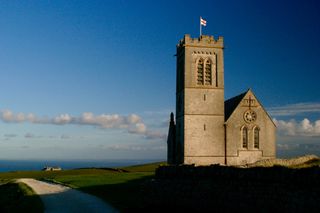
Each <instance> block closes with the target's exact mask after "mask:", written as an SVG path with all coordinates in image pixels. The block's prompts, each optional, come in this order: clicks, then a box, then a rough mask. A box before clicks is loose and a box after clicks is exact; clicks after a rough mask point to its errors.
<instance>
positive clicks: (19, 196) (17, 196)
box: [0, 183, 43, 213]
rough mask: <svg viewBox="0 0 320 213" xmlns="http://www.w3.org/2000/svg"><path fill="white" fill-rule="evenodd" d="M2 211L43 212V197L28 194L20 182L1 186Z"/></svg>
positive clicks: (0, 207)
mask: <svg viewBox="0 0 320 213" xmlns="http://www.w3.org/2000/svg"><path fill="white" fill-rule="evenodd" d="M0 212H1V213H2V212H35V213H37V212H43V205H42V202H41V199H40V198H39V196H37V195H28V194H26V192H25V191H24V189H23V188H21V186H20V185H19V184H18V183H7V184H3V185H1V186H0Z"/></svg>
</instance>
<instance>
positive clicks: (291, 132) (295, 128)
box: [273, 118, 320, 137]
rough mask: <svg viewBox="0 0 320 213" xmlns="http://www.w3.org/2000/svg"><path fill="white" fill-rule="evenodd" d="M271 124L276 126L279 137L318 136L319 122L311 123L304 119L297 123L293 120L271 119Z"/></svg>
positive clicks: (319, 133)
mask: <svg viewBox="0 0 320 213" xmlns="http://www.w3.org/2000/svg"><path fill="white" fill-rule="evenodd" d="M273 122H274V123H275V124H276V126H277V130H278V133H279V134H280V135H287V136H307V137H319V136H320V120H316V121H315V122H311V121H310V120H309V119H307V118H305V119H303V120H302V121H300V122H297V121H295V120H290V121H284V120H277V119H273Z"/></svg>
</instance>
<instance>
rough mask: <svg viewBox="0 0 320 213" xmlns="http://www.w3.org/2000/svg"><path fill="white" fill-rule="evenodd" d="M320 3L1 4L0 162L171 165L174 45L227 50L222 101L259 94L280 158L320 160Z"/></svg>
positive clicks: (40, 2) (287, 0)
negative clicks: (206, 42)
mask: <svg viewBox="0 0 320 213" xmlns="http://www.w3.org/2000/svg"><path fill="white" fill-rule="evenodd" d="M319 10H320V3H319V2H318V1H316V0H314V1H312V0H309V1H289V0H283V1H275V0H271V1H270V0H269V1H249V0H246V1H236V0H234V1H231V0H229V1H198V2H195V1H185V0H184V1H166V0H164V1H146V0H144V1H143V0H141V1H111V0H110V1H96V0H91V1H71V0H70V1H0V29H1V32H0V47H1V51H0V75H1V78H0V110H1V115H0V118H1V121H0V158H1V159H44V158H46V159H124V158H126V159H141V158H147V159H165V157H166V141H165V138H166V134H167V128H168V123H167V122H168V118H169V113H170V112H171V111H174V109H175V58H174V54H175V45H176V44H177V43H178V41H179V39H181V38H182V37H183V35H184V34H191V36H192V37H198V36H199V16H202V17H203V18H205V19H206V20H207V26H206V27H204V28H203V34H210V35H214V36H216V37H217V36H219V35H222V36H224V39H225V47H226V48H225V98H226V99H227V98H230V97H232V96H235V95H237V94H239V93H241V92H243V91H245V90H246V89H248V88H249V87H250V88H252V89H253V91H254V92H255V94H256V95H257V97H258V98H259V100H260V101H261V102H262V103H263V104H264V106H265V108H266V109H267V111H268V112H269V113H270V115H271V116H272V117H273V118H274V119H275V123H276V124H277V125H278V153H279V156H280V157H281V156H294V155H298V154H312V153H313V154H318V155H319V154H320V141H319V139H320V92H319V91H320V86H319V79H320V78H319V73H318V72H319V67H320V60H319V52H318V50H319V49H320V40H319V37H320V23H319V21H318V20H320V14H319V12H318V11H319Z"/></svg>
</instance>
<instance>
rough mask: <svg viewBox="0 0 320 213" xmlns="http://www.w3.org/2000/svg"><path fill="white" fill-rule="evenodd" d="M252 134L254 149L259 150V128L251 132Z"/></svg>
mask: <svg viewBox="0 0 320 213" xmlns="http://www.w3.org/2000/svg"><path fill="white" fill-rule="evenodd" d="M253 133H254V138H253V141H254V148H256V149H259V133H260V129H259V127H255V128H254V130H253Z"/></svg>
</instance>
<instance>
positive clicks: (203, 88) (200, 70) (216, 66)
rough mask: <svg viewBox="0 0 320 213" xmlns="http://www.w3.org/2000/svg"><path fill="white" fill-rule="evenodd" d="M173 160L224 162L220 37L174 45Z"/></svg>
mask: <svg viewBox="0 0 320 213" xmlns="http://www.w3.org/2000/svg"><path fill="white" fill-rule="evenodd" d="M176 56H177V82H176V85H177V87H176V132H175V133H176V140H175V141H176V142H175V146H176V147H175V152H176V163H184V164H195V165H210V164H224V163H225V131H224V130H225V127H224V65H223V37H219V38H218V39H217V40H215V39H214V37H213V36H207V35H202V36H200V37H199V38H191V37H190V35H185V36H184V38H183V39H182V40H180V42H179V44H178V45H177V54H176Z"/></svg>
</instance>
